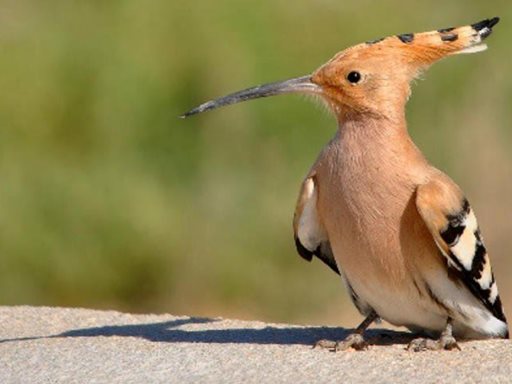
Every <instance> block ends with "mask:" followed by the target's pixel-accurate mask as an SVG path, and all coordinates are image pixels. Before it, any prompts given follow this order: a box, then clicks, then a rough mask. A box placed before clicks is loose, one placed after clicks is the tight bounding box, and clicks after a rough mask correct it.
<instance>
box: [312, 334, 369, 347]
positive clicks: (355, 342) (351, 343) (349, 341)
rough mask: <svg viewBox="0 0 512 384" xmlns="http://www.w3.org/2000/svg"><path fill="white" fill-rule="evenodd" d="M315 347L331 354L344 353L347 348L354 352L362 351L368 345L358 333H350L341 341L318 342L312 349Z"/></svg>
mask: <svg viewBox="0 0 512 384" xmlns="http://www.w3.org/2000/svg"><path fill="white" fill-rule="evenodd" d="M317 347H318V348H323V349H329V350H331V351H333V352H337V351H346V350H347V349H349V348H353V349H355V350H356V351H362V350H364V349H367V348H368V343H367V342H366V340H365V339H364V337H363V335H361V334H359V333H351V334H350V335H348V336H347V337H346V338H345V339H344V340H341V341H332V340H319V341H317V342H316V343H315V345H314V346H313V348H317Z"/></svg>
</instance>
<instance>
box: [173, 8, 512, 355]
mask: <svg viewBox="0 0 512 384" xmlns="http://www.w3.org/2000/svg"><path fill="white" fill-rule="evenodd" d="M498 21H499V18H498V17H495V18H492V19H486V20H483V21H480V22H478V23H475V24H471V25H466V26H462V27H458V28H443V29H439V30H437V31H430V32H423V33H414V34H413V33H407V34H401V35H396V36H390V37H386V38H382V39H377V40H373V41H368V42H366V43H362V44H358V45H355V46H353V47H350V48H347V49H345V50H344V51H341V52H339V53H338V54H336V55H335V56H334V57H333V58H332V59H331V60H330V61H328V62H327V63H326V64H324V65H322V66H321V67H320V68H319V69H317V70H316V71H315V72H313V74H311V75H307V76H303V77H298V78H294V79H291V80H286V81H282V82H276V83H271V84H266V85H261V86H257V87H254V88H249V89H246V90H243V91H240V92H236V93H233V94H230V95H228V96H225V97H222V98H219V99H216V100H212V101H208V102H206V103H204V104H202V105H200V106H199V107H197V108H195V109H192V110H191V111H190V112H187V113H186V114H185V115H183V116H182V117H187V116H190V115H194V114H197V113H200V112H204V111H208V110H211V109H214V108H218V107H221V106H225V105H229V104H233V103H237V102H241V101H245V100H249V99H255V98H260V97H267V96H273V95H279V94H285V93H305V94H310V95H315V96H318V97H319V98H320V99H321V100H323V101H324V102H325V103H326V104H327V105H328V107H329V109H330V110H331V111H332V112H333V113H334V115H335V116H336V118H337V122H338V130H337V132H336V135H335V136H334V138H333V139H332V140H331V141H330V142H329V143H328V144H327V145H326V147H325V148H324V149H323V151H322V152H321V153H320V155H319V157H318V159H317V160H316V162H315V163H314V165H313V166H312V168H311V169H310V171H309V173H308V174H307V176H306V178H305V180H304V182H303V183H302V188H301V190H300V194H299V198H298V202H297V207H296V210H295V215H294V220H293V229H294V233H295V243H296V247H297V250H298V253H299V254H300V256H302V257H303V258H304V259H306V260H308V261H311V260H312V259H313V257H317V258H318V259H320V260H321V261H323V262H324V263H325V264H326V265H327V266H329V267H330V268H331V269H332V270H333V271H334V272H336V273H337V274H339V275H340V276H341V277H342V278H343V281H344V282H345V285H346V288H347V291H348V292H349V293H350V296H351V298H352V301H353V303H354V304H355V306H356V308H357V309H358V310H359V312H360V313H361V314H362V315H364V316H365V317H366V318H365V320H364V321H363V322H362V323H361V324H360V325H359V326H358V327H357V328H356V330H355V331H354V333H352V334H351V335H350V336H348V337H347V338H346V339H345V340H341V341H328V340H320V341H319V342H318V343H317V344H316V345H318V346H320V347H326V348H333V349H334V350H344V349H347V348H350V347H352V348H354V349H364V348H366V346H367V344H366V342H365V340H364V337H363V333H364V331H365V330H366V328H367V327H368V326H369V325H370V324H372V323H373V322H374V321H375V320H378V319H384V320H386V321H388V322H389V323H391V324H394V325H397V326H405V327H407V328H409V329H410V330H411V331H413V332H417V333H419V334H420V335H421V336H423V337H420V338H417V339H414V340H413V341H412V342H411V343H410V344H409V346H408V348H409V349H412V350H415V351H419V350H425V349H448V350H449V349H454V348H458V349H459V346H458V344H457V341H456V339H455V337H457V338H459V337H460V338H490V337H502V338H508V335H509V334H508V326H507V320H506V318H505V314H504V311H503V307H502V303H501V300H500V296H499V294H498V287H497V285H496V281H495V278H494V275H493V272H492V269H491V264H490V260H489V255H488V253H487V251H486V248H485V246H484V243H483V239H482V235H481V232H480V228H479V226H478V223H477V220H476V217H475V213H474V211H473V208H472V206H471V205H470V204H469V202H468V200H467V199H466V197H465V196H464V193H463V192H462V191H461V189H460V188H459V187H458V186H457V184H455V182H453V181H452V180H451V179H450V178H449V177H448V176H447V175H445V174H444V173H443V172H441V171H440V170H438V169H436V168H435V167H433V166H432V165H430V164H429V163H428V161H427V160H426V159H425V157H424V156H423V154H422V153H421V152H420V150H419V149H418V147H416V145H415V144H414V143H413V141H412V139H411V137H410V136H409V134H408V132H407V124H406V119H405V104H406V103H407V100H408V99H409V96H410V93H411V89H410V83H411V81H412V80H413V79H415V78H416V77H418V75H419V74H421V73H422V72H423V71H424V70H426V69H427V68H428V67H429V66H430V65H431V64H433V63H434V62H436V61H438V60H439V59H442V58H444V57H446V56H449V55H453V54H458V53H472V52H480V51H483V50H485V49H486V48H487V46H486V44H485V43H484V40H485V39H486V38H487V37H488V36H489V35H490V34H491V32H492V28H493V27H494V26H495V25H496V24H497V23H498Z"/></svg>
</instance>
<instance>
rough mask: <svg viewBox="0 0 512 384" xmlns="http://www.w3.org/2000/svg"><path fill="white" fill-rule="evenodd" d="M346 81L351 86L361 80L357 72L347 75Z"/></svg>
mask: <svg viewBox="0 0 512 384" xmlns="http://www.w3.org/2000/svg"><path fill="white" fill-rule="evenodd" d="M347 80H348V81H350V82H351V83H352V84H357V83H359V80H361V74H360V73H359V72H356V71H352V72H350V73H349V74H348V75H347Z"/></svg>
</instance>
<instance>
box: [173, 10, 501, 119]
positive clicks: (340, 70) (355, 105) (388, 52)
mask: <svg viewBox="0 0 512 384" xmlns="http://www.w3.org/2000/svg"><path fill="white" fill-rule="evenodd" d="M498 21H499V18H497V17H495V18H492V19H486V20H482V21H480V22H478V23H475V24H471V25H466V26H462V27H458V28H444V29H439V30H437V31H430V32H422V33H407V34H402V35H396V36H390V37H386V38H382V39H378V40H374V41H369V42H366V43H362V44H358V45H355V46H353V47H350V48H347V49H345V50H344V51H341V52H340V53H338V54H337V55H335V56H334V57H333V58H332V59H331V60H329V61H328V62H327V63H326V64H324V65H322V66H321V67H320V68H318V69H317V70H316V71H315V72H313V74H311V75H307V76H302V77H298V78H294V79H290V80H286V81H281V82H276V83H271V84H265V85H261V86H257V87H253V88H249V89H246V90H243V91H240V92H236V93H233V94H230V95H227V96H225V97H222V98H219V99H216V100H212V101H208V102H206V103H204V104H201V105H200V106H198V107H197V108H194V109H192V110H191V111H189V112H187V113H186V114H184V115H183V117H187V116H190V115H194V114H197V113H200V112H204V111H208V110H211V109H215V108H218V107H221V106H224V105H229V104H234V103H238V102H241V101H246V100H250V99H255V98H260V97H268V96H274V95H279V94H285V93H305V94H313V95H317V96H320V97H321V98H322V99H323V100H324V101H325V102H326V103H327V104H328V105H329V106H330V108H331V109H332V110H333V111H334V113H335V114H336V115H337V117H338V119H340V120H342V121H343V120H346V119H349V118H357V117H358V116H363V115H374V116H376V117H392V116H393V115H394V114H396V113H403V107H404V105H405V103H406V101H407V99H408V97H409V95H410V86H409V84H410V82H411V80H413V79H414V78H415V77H417V76H418V75H419V74H420V73H421V72H422V71H424V70H425V69H426V68H428V67H429V66H430V65H431V64H433V63H434V62H436V61H437V60H439V59H442V58H443V57H446V56H449V55H453V54H458V53H472V52H479V51H482V50H485V49H486V45H485V43H483V40H484V39H485V38H486V37H487V36H489V35H490V34H491V32H492V27H494V26H495V25H496V24H497V23H498Z"/></svg>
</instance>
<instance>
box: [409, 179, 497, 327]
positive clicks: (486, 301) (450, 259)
mask: <svg viewBox="0 0 512 384" xmlns="http://www.w3.org/2000/svg"><path fill="white" fill-rule="evenodd" d="M454 195H456V194H455V193H452V194H450V193H449V192H448V191H447V189H446V188H439V187H438V186H435V187H433V186H432V185H430V186H429V185H428V184H427V185H425V186H422V187H420V188H418V191H417V197H416V204H417V207H418V211H419V213H420V215H421V216H422V218H423V220H424V221H425V224H426V225H427V227H428V229H429V230H430V232H431V233H432V236H433V238H434V240H435V242H436V244H437V246H438V248H439V250H440V251H441V253H442V254H443V256H444V257H445V258H446V260H447V265H448V268H451V269H452V270H453V271H454V272H455V275H456V276H458V278H459V279H460V280H461V281H462V282H463V283H464V285H465V286H466V287H467V289H468V290H469V291H470V292H471V293H472V294H473V295H474V296H475V297H476V298H477V299H478V300H479V301H480V302H481V303H482V304H483V305H484V306H485V308H486V309H487V310H488V311H489V312H490V313H491V314H492V315H493V316H494V317H495V318H496V319H498V320H500V321H502V322H503V323H504V324H505V325H506V322H507V320H506V318H505V314H504V311H503V306H502V303H501V299H500V296H499V293H498V286H497V284H496V280H495V278H494V274H493V272H492V268H491V262H490V259H489V255H488V254H487V250H486V249H485V245H484V243H483V240H482V235H481V233H480V228H479V227H478V222H477V219H476V216H475V213H474V211H473V209H472V208H471V206H470V205H469V202H468V201H467V200H466V199H465V198H464V197H461V196H454Z"/></svg>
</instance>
